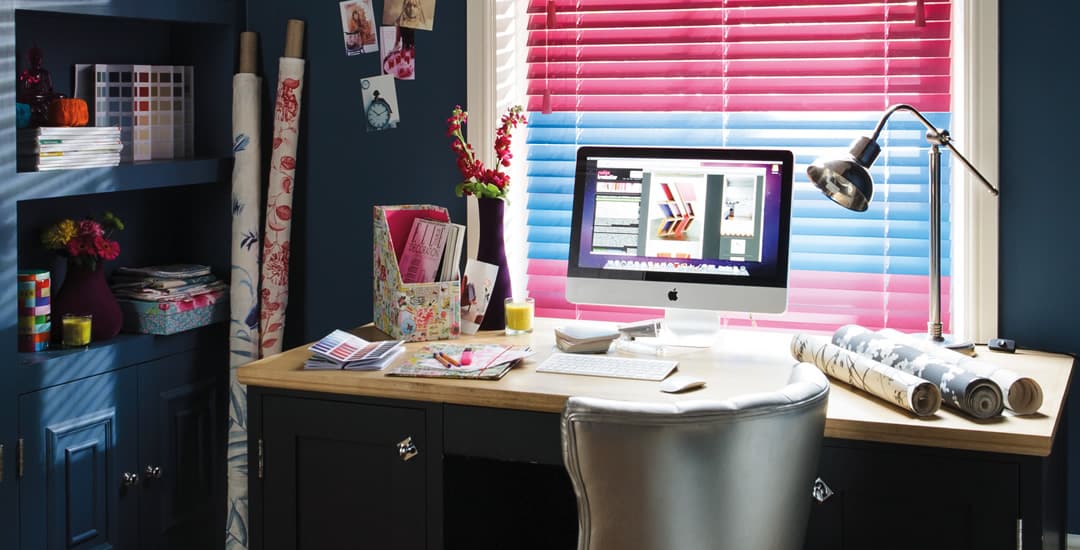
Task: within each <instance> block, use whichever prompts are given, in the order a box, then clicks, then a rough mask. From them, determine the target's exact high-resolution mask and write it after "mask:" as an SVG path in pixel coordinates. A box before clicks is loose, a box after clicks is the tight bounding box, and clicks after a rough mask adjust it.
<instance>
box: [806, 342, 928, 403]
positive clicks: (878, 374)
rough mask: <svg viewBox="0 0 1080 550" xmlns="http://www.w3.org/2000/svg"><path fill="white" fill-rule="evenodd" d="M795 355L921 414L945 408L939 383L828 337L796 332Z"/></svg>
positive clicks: (839, 377)
mask: <svg viewBox="0 0 1080 550" xmlns="http://www.w3.org/2000/svg"><path fill="white" fill-rule="evenodd" d="M791 356H792V357H794V358H795V359H796V360H798V361H802V362H804V363H810V364H813V365H815V366H816V367H817V368H819V369H821V371H822V372H824V373H825V374H827V375H829V376H831V377H833V378H835V379H837V380H840V381H841V382H844V383H846V384H848V385H850V386H854V387H856V388H858V389H860V390H863V391H865V392H867V393H869V394H870V395H873V396H876V397H880V398H881V399H884V400H885V401H888V402H890V403H892V404H893V405H896V406H898V407H901V408H904V409H907V410H908V411H911V412H913V413H915V414H916V415H918V416H932V415H933V414H935V413H937V411H938V409H939V408H941V392H940V391H939V390H938V389H937V386H935V385H933V384H931V383H930V382H927V381H926V380H923V379H922V378H919V377H918V376H915V375H913V374H908V373H906V372H903V371H901V370H897V369H894V368H892V367H889V366H887V365H883V364H881V363H879V362H877V361H874V360H871V359H868V358H866V357H863V356H861V355H859V354H857V353H854V352H851V351H848V350H846V349H844V348H841V347H839V346H835V345H833V344H831V343H829V341H828V339H826V338H824V337H818V336H808V335H805V334H796V335H795V336H793V337H792V338H791Z"/></svg>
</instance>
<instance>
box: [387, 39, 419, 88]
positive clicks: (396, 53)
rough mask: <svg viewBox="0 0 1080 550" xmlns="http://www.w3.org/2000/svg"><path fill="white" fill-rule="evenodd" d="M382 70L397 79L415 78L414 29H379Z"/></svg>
mask: <svg viewBox="0 0 1080 550" xmlns="http://www.w3.org/2000/svg"><path fill="white" fill-rule="evenodd" d="M379 34H380V35H381V36H380V37H379V38H380V39H381V44H382V48H381V53H380V55H381V57H382V72H383V74H388V75H391V76H393V77H394V78H396V79H398V80H414V79H415V78H416V31H413V30H412V29H404V28H401V27H389V26H388V27H383V28H381V29H379Z"/></svg>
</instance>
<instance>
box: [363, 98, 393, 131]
mask: <svg viewBox="0 0 1080 550" xmlns="http://www.w3.org/2000/svg"><path fill="white" fill-rule="evenodd" d="M372 95H373V96H374V98H373V99H372V100H371V103H369V104H368V106H367V121H368V125H369V126H371V127H372V128H374V129H375V130H385V129H386V128H389V127H390V120H391V115H392V114H393V113H394V110H393V109H391V108H390V104H389V103H387V102H386V100H385V99H383V98H381V97H379V90H375V91H374V92H372Z"/></svg>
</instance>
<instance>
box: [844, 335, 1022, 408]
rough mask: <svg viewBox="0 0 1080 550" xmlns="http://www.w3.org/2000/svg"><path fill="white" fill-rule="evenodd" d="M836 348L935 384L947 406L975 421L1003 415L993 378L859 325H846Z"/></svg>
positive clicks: (1003, 406)
mask: <svg viewBox="0 0 1080 550" xmlns="http://www.w3.org/2000/svg"><path fill="white" fill-rule="evenodd" d="M832 341H833V344H836V345H838V346H840V347H842V348H844V349H847V350H850V351H853V352H855V353H858V354H859V355H862V356H864V357H869V358H871V359H873V360H875V361H880V362H882V363H884V364H886V365H888V366H890V367H893V368H896V369H899V370H902V371H904V372H906V373H908V374H914V375H915V376H918V377H919V378H923V379H925V380H928V381H930V382H932V383H934V384H935V385H936V386H937V387H938V389H939V390H941V397H942V398H943V399H944V401H945V404H946V405H949V406H951V407H956V408H958V409H960V410H962V411H964V412H966V413H968V414H970V415H971V416H974V417H975V418H992V417H995V416H998V415H1000V414H1001V411H1002V410H1003V409H1004V408H1005V400H1004V399H1003V397H1002V395H1001V388H999V387H998V385H997V384H996V383H994V381H992V380H990V379H989V378H985V377H982V376H977V375H975V374H974V373H971V372H968V371H966V370H964V369H962V368H960V367H957V366H956V365H952V364H949V363H946V362H944V361H940V360H936V359H935V358H934V357H933V356H932V355H930V354H927V353H924V352H923V351H922V350H920V349H919V348H916V347H914V346H910V345H907V344H904V343H902V342H898V341H896V340H893V339H890V338H886V337H884V336H882V335H880V334H877V333H875V332H873V331H871V330H869V329H866V328H863V327H860V326H858V325H845V326H842V327H840V328H839V329H837V331H836V333H835V334H833V338H832Z"/></svg>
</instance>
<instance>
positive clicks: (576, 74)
mask: <svg viewBox="0 0 1080 550" xmlns="http://www.w3.org/2000/svg"><path fill="white" fill-rule="evenodd" d="M949 65H950V61H949V59H948V58H947V57H937V58H903V57H900V58H892V59H889V60H888V62H887V63H886V60H885V59H884V58H873V57H870V58H855V59H845V60H844V61H843V62H842V63H827V64H817V65H815V64H813V63H807V62H806V61H805V60H802V59H734V60H725V61H714V60H695V61H667V62H663V63H657V62H654V61H615V62H595V63H575V62H553V63H546V64H545V63H535V64H532V65H529V69H528V75H527V76H528V78H529V79H530V80H536V79H540V80H542V79H544V78H547V79H549V80H556V79H561V78H571V79H580V80H588V79H591V78H649V77H681V78H695V77H722V76H729V77H741V76H885V75H890V76H892V75H896V76H909V75H910V76H946V77H947V76H949Z"/></svg>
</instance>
